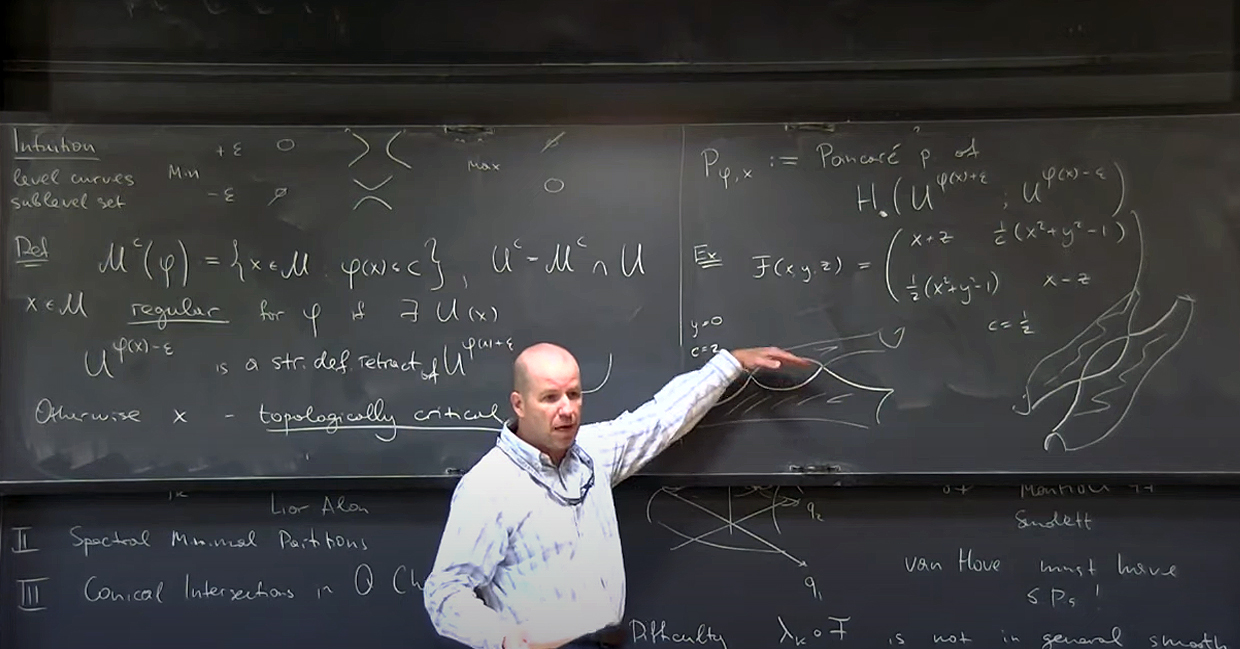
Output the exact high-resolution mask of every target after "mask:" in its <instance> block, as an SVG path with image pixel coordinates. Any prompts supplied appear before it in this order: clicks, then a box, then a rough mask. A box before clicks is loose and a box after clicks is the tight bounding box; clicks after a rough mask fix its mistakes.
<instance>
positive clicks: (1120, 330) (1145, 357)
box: [1012, 210, 1196, 452]
mask: <svg viewBox="0 0 1240 649" xmlns="http://www.w3.org/2000/svg"><path fill="white" fill-rule="evenodd" d="M1130 213H1131V215H1132V219H1133V223H1134V224H1135V226H1136V228H1135V230H1136V237H1137V245H1138V247H1139V251H1140V257H1139V258H1138V261H1137V273H1136V279H1135V280H1133V284H1132V290H1130V291H1128V292H1127V293H1125V294H1124V295H1123V296H1122V297H1121V298H1120V299H1119V301H1117V302H1116V303H1115V304H1112V305H1111V306H1110V308H1108V309H1106V310H1105V311H1103V312H1102V315H1099V316H1098V317H1097V318H1095V319H1094V320H1093V321H1091V322H1090V323H1089V324H1088V325H1086V326H1085V328H1084V329H1083V330H1081V332H1080V333H1078V334H1077V335H1076V336H1075V337H1074V338H1072V340H1070V341H1068V343H1067V344H1065V345H1064V346H1063V347H1060V348H1059V349H1056V350H1055V351H1053V352H1051V353H1050V354H1048V355H1047V356H1046V357H1045V358H1043V359H1042V360H1040V361H1038V363H1037V365H1035V366H1034V368H1033V370H1032V371H1030V373H1029V377H1028V378H1027V379H1026V380H1025V395H1024V401H1025V403H1024V404H1023V405H1024V409H1023V410H1022V409H1021V408H1020V406H1019V405H1017V406H1012V410H1013V411H1014V412H1016V413H1017V414H1019V415H1025V416H1028V415H1030V414H1032V413H1033V411H1034V410H1036V409H1038V407H1039V406H1041V405H1042V404H1044V403H1047V400H1048V399H1050V398H1051V397H1052V396H1054V395H1056V394H1059V393H1061V392H1064V391H1066V390H1072V391H1073V396H1072V403H1071V404H1070V405H1069V406H1068V408H1067V410H1066V411H1065V412H1064V414H1063V417H1062V418H1061V419H1060V420H1059V423H1057V424H1055V425H1054V426H1053V427H1052V428H1051V430H1050V432H1049V433H1047V435H1046V437H1045V438H1044V439H1043V440H1042V448H1043V450H1045V451H1050V450H1051V447H1052V446H1053V445H1054V444H1056V443H1058V444H1059V445H1060V446H1062V448H1063V450H1065V451H1069V452H1070V451H1079V450H1081V449H1084V448H1088V447H1090V446H1093V445H1094V444H1097V443H1099V442H1101V441H1102V440H1104V439H1106V438H1107V437H1109V436H1110V435H1111V433H1113V432H1114V431H1115V430H1116V429H1117V428H1119V426H1120V424H1122V423H1123V421H1124V418H1125V417H1126V416H1127V415H1128V411H1129V410H1130V409H1131V408H1132V405H1133V403H1134V402H1135V401H1136V398H1137V392H1139V391H1140V389H1141V385H1142V383H1144V382H1145V379H1146V378H1147V377H1148V376H1149V375H1150V372H1151V371H1153V369H1154V367H1155V366H1157V365H1158V363H1159V362H1160V361H1161V360H1162V359H1164V358H1166V357H1167V355H1168V354H1170V353H1171V351H1172V350H1174V349H1175V348H1176V347H1177V346H1179V344H1180V342H1181V341H1183V340H1184V337H1185V336H1186V335H1187V334H1188V329H1189V325H1191V324H1192V321H1193V312H1194V309H1195V306H1196V300H1195V299H1194V298H1193V297H1192V296H1189V295H1180V296H1177V297H1176V298H1175V301H1173V302H1172V303H1171V307H1170V308H1169V309H1167V311H1166V312H1165V313H1163V315H1162V317H1160V318H1158V319H1157V320H1156V321H1154V322H1153V324H1150V325H1149V326H1147V327H1145V328H1143V329H1138V328H1137V327H1138V326H1139V325H1138V324H1137V314H1138V309H1139V307H1140V306H1141V299H1142V295H1141V279H1142V276H1143V274H1144V272H1145V238H1144V235H1143V233H1142V231H1141V217H1140V216H1139V215H1138V214H1137V212H1136V210H1130Z"/></svg>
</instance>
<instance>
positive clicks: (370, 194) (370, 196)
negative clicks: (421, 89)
mask: <svg viewBox="0 0 1240 649" xmlns="http://www.w3.org/2000/svg"><path fill="white" fill-rule="evenodd" d="M344 131H345V133H348V134H349V135H352V136H353V137H354V138H355V139H357V141H358V142H361V144H362V146H363V147H364V150H363V151H362V152H361V153H359V154H358V155H357V157H356V158H353V160H352V161H350V162H349V167H352V166H353V165H355V164H357V162H358V161H359V160H361V159H362V158H365V157H366V156H367V155H368V154H369V153H370V142H368V141H367V140H366V138H364V137H362V136H360V135H358V134H357V133H356V132H354V131H353V129H351V128H346V129H345V130H344ZM402 133H404V131H403V130H399V131H396V132H395V133H393V134H392V137H390V138H388V141H387V144H386V145H384V147H383V152H384V153H385V154H387V157H388V159H390V160H392V161H393V162H395V163H397V164H399V165H400V166H402V167H404V168H406V169H412V168H413V167H411V166H409V163H408V162H405V161H404V160H401V159H400V158H397V157H396V156H395V155H392V143H393V142H395V141H396V138H398V137H400V136H401V134H402ZM352 180H353V182H354V184H356V185H357V186H358V187H361V188H362V189H364V190H366V192H367V193H366V195H364V196H362V197H361V198H359V199H358V200H357V202H356V203H354V204H353V211H357V208H358V207H360V206H361V204H362V203H365V202H366V201H375V202H376V203H379V204H380V205H382V206H384V207H386V208H388V211H389V212H390V211H391V210H392V206H391V205H390V204H389V203H388V202H387V201H386V200H384V199H383V198H382V197H380V196H377V195H376V194H375V192H376V191H378V190H380V189H382V188H383V186H384V185H386V184H388V182H389V181H390V180H392V175H391V174H388V176H387V177H386V178H384V179H383V180H380V181H378V182H377V183H373V184H371V185H367V184H366V183H363V182H362V181H360V180H358V179H357V178H353V179H352Z"/></svg>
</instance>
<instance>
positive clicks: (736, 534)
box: [646, 487, 808, 567]
mask: <svg viewBox="0 0 1240 649" xmlns="http://www.w3.org/2000/svg"><path fill="white" fill-rule="evenodd" d="M711 492H714V490H708V493H711ZM798 492H799V489H796V488H793V489H792V490H791V491H789V490H786V489H785V490H784V493H780V488H779V487H773V488H767V487H729V488H728V492H727V493H728V497H727V501H726V502H725V503H718V502H715V503H711V502H708V501H705V500H703V499H701V498H698V497H696V496H695V495H694V494H695V490H693V489H691V488H684V487H662V488H659V489H657V490H656V491H655V492H654V494H652V495H651V496H650V498H649V499H648V500H647V501H646V521H647V522H648V523H650V524H652V525H657V526H659V527H662V528H663V529H665V530H667V531H668V532H670V533H671V534H672V535H673V536H675V537H677V539H679V540H678V541H677V542H676V543H674V544H673V545H672V546H671V550H680V549H682V548H686V547H689V546H697V547H705V548H712V549H715V550H726V551H731V552H755V553H763V554H771V555H776V556H779V557H782V558H783V559H786V560H788V561H791V562H792V563H795V564H796V565H798V566H800V567H805V566H806V565H808V564H807V563H806V562H805V561H804V560H802V559H800V558H798V557H796V556H794V555H793V554H791V553H789V552H788V551H786V550H784V549H783V548H782V547H781V546H780V545H779V544H778V543H777V541H779V540H780V538H779V537H780V535H781V534H782V533H783V532H782V531H781V530H780V528H779V519H778V517H777V514H778V511H779V510H780V509H784V508H787V507H798V506H799V505H800V504H801V499H800V497H799V494H798ZM789 493H792V494H798V495H797V496H789V495H788V494H789ZM717 510H718V511H717Z"/></svg>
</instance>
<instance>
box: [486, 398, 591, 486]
mask: <svg viewBox="0 0 1240 649" xmlns="http://www.w3.org/2000/svg"><path fill="white" fill-rule="evenodd" d="M515 427H516V421H515V420H514V419H509V420H508V421H505V422H504V425H503V426H502V427H501V428H500V432H499V437H498V438H497V439H496V440H495V445H496V446H498V447H499V449H500V450H501V451H503V453H504V455H507V456H508V458H509V459H511V460H512V461H513V463H514V464H516V465H517V466H518V467H520V468H521V469H522V470H524V471H525V473H526V474H528V475H529V476H530V478H531V479H533V480H534V482H536V483H538V484H539V485H540V486H542V487H543V488H545V489H546V490H547V491H548V492H549V493H550V494H551V495H552V496H553V497H555V498H556V499H557V500H559V501H560V502H562V503H564V504H572V505H575V504H577V503H580V502H581V501H582V500H585V497H586V494H587V493H589V491H590V487H592V486H593V485H594V460H593V458H591V457H590V455H589V454H588V453H586V452H585V450H584V449H582V448H581V446H580V445H579V444H577V443H576V442H575V441H574V442H573V445H572V446H570V447H569V448H568V452H567V453H565V454H564V459H563V460H561V461H560V466H559V467H557V466H556V465H555V464H554V463H552V462H551V457H550V456H548V455H547V454H546V453H543V452H542V451H540V450H538V449H537V448H534V446H533V445H532V444H530V443H529V442H527V441H525V440H523V439H521V438H520V437H517V434H516V432H514V430H513V429H514V428H515Z"/></svg>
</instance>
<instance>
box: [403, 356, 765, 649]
mask: <svg viewBox="0 0 1240 649" xmlns="http://www.w3.org/2000/svg"><path fill="white" fill-rule="evenodd" d="M742 372H743V368H742V367H741V364H740V363H739V362H738V361H737V360H736V358H735V357H733V356H732V355H731V354H729V353H728V352H726V351H721V352H719V353H718V354H716V355H715V356H714V357H713V358H712V359H711V360H710V361H709V362H708V363H706V365H704V366H703V367H701V368H700V369H698V370H694V371H691V372H686V373H683V374H680V375H679V376H676V377H675V378H673V379H672V380H671V381H670V382H668V383H667V384H666V385H665V386H663V388H662V389H660V390H659V391H658V393H656V394H655V395H654V397H653V398H652V399H651V400H649V401H647V402H646V403H644V404H642V406H641V407H639V408H638V409H636V410H634V411H632V412H629V411H626V412H624V413H623V414H621V415H619V416H618V417H616V418H615V419H612V420H610V421H603V422H597V423H592V424H587V425H584V426H582V427H581V428H580V429H579V431H578V434H577V441H576V443H575V444H574V445H573V446H572V447H571V448H570V449H569V452H568V454H567V455H566V456H565V457H564V460H563V461H561V463H560V466H559V467H556V466H555V465H553V464H552V463H551V461H550V459H549V458H548V457H547V455H546V454H544V453H542V452H540V451H538V450H537V449H535V448H534V447H533V446H531V445H529V444H528V443H526V442H525V441H523V440H521V439H520V438H518V437H517V436H516V435H515V434H514V433H513V432H512V430H511V428H510V426H511V422H509V423H506V424H505V425H504V426H503V427H502V428H501V429H500V432H499V437H498V439H497V440H496V444H495V447H494V448H492V449H491V450H490V451H488V452H487V453H486V454H485V455H484V456H483V457H482V459H480V460H479V461H478V463H477V464H475V465H474V466H473V468H471V469H470V470H469V471H468V472H467V473H466V474H465V475H464V476H462V478H461V479H460V481H459V482H458V484H457V486H456V489H455V490H454V491H453V494H452V501H451V507H450V509H449V513H448V521H447V524H446V525H445V527H444V532H443V537H442V539H441V540H440V544H439V551H438V553H437V555H436V557H435V563H434V566H433V568H432V569H431V572H430V574H429V575H428V576H427V577H426V580H425V582H424V583H423V596H424V601H425V605H426V610H427V612H428V613H429V614H430V619H431V623H432V624H433V625H434V627H435V630H436V631H438V632H439V634H440V635H442V636H445V637H448V638H451V639H453V640H456V641H458V642H461V643H464V644H466V645H468V646H470V647H474V649H500V648H501V647H502V643H503V639H504V636H505V635H506V634H507V633H509V632H510V631H512V630H513V628H514V627H515V626H517V625H519V626H520V627H521V628H523V629H524V630H525V631H526V632H527V633H528V634H529V639H530V641H531V642H535V643H539V642H554V641H559V640H569V639H572V638H575V637H578V636H580V635H583V634H586V633H590V632H593V631H596V630H598V629H601V628H603V627H605V626H608V625H612V624H618V623H620V622H621V621H622V619H623V617H624V597H625V575H624V559H623V555H622V552H621V548H620V535H619V530H618V526H617V524H616V512H615V506H614V504H613V501H612V487H614V486H615V485H616V484H619V483H620V481H622V480H624V479H625V478H628V477H629V476H631V475H633V474H634V473H636V472H637V471H638V470H639V469H640V468H641V467H642V466H644V465H645V464H646V463H647V462H649V461H650V460H652V459H654V457H655V456H657V455H658V454H659V453H660V452H662V451H663V450H664V449H666V448H667V447H668V446H670V445H671V444H672V443H673V442H675V441H676V440H678V439H680V438H681V437H682V436H683V435H684V434H685V433H687V432H688V431H689V430H690V429H692V428H693V426H694V425H695V424H697V423H698V421H700V420H701V419H702V417H703V416H705V415H706V413H707V411H709V410H710V409H711V408H712V407H713V406H714V405H715V403H716V401H718V399H719V397H720V396H721V395H722V394H723V391H724V390H725V389H726V388H727V386H728V385H729V384H731V383H732V381H734V380H736V378H737V377H739V376H740V375H741V373H742Z"/></svg>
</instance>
